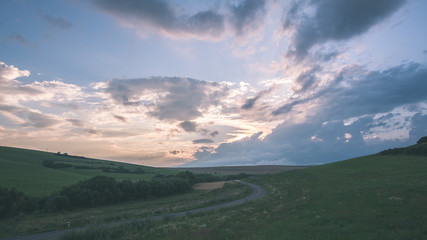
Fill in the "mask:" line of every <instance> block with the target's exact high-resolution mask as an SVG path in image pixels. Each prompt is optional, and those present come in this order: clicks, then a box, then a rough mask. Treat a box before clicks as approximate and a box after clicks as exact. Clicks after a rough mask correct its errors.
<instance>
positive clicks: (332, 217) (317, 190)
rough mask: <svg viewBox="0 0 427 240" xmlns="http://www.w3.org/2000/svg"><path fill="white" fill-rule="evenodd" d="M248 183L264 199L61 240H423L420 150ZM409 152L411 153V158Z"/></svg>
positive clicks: (425, 193)
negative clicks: (263, 191) (262, 192)
mask: <svg viewBox="0 0 427 240" xmlns="http://www.w3.org/2000/svg"><path fill="white" fill-rule="evenodd" d="M407 149H410V150H409V151H401V152H400V153H393V154H387V153H386V154H384V153H382V154H375V155H371V156H366V157H360V158H355V159H350V160H346V161H342V162H336V163H332V164H327V165H323V166H315V167H309V168H305V169H298V170H294V171H289V172H283V173H280V174H275V175H264V176H254V177H252V178H251V179H249V181H252V182H255V183H257V184H259V185H262V186H264V187H265V188H266V189H267V190H268V195H267V196H266V197H265V198H263V199H260V200H258V201H256V202H252V203H249V204H246V205H242V206H239V207H236V208H229V209H223V210H220V211H216V212H211V213H206V214H200V215H197V216H192V217H188V218H185V219H182V218H181V219H168V220H166V221H163V222H158V223H155V224H151V225H150V226H147V225H146V224H145V225H144V224H138V223H135V224H126V225H123V226H121V227H116V228H109V229H96V228H91V229H89V230H86V231H84V232H81V233H78V234H74V235H72V234H71V235H70V236H69V237H67V236H65V237H63V238H62V239H72V238H74V239H75V237H78V239H103V238H104V239H105V238H107V237H109V236H110V237H111V236H114V239H140V238H142V237H144V239H199V238H203V239H328V240H329V239H387V240H390V239H426V236H427V204H426V202H427V156H426V155H423V154H418V155H413V154H407V153H411V152H412V153H414V152H416V153H422V152H424V150H425V149H427V143H421V144H417V145H415V146H411V147H409V148H407ZM414 149H415V150H414Z"/></svg>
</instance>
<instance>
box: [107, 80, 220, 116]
mask: <svg viewBox="0 0 427 240" xmlns="http://www.w3.org/2000/svg"><path fill="white" fill-rule="evenodd" d="M106 92H107V93H109V94H110V95H111V97H112V98H113V99H114V100H116V101H117V102H119V103H121V104H123V105H125V106H135V105H141V104H144V105H146V106H148V107H149V108H150V111H149V114H150V115H151V116H154V117H156V118H158V119H160V120H164V119H166V120H180V121H189V120H192V119H194V118H196V117H199V116H202V115H203V114H202V111H203V110H204V109H206V108H208V107H209V106H212V105H219V104H220V101H221V99H222V98H223V97H225V96H227V95H228V88H226V87H224V86H222V85H220V84H218V83H215V82H206V81H199V80H195V79H190V78H178V77H152V78H139V79H124V80H119V79H114V80H111V81H109V82H108V88H107V89H106ZM144 94H159V95H158V98H157V99H156V100H155V101H137V100H134V99H138V98H141V97H142V96H144Z"/></svg>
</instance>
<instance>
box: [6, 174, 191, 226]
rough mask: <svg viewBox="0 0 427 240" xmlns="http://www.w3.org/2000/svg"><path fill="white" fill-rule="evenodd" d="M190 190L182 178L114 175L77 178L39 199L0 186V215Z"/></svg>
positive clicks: (84, 206)
mask: <svg viewBox="0 0 427 240" xmlns="http://www.w3.org/2000/svg"><path fill="white" fill-rule="evenodd" d="M190 189H191V185H190V183H189V182H188V181H187V180H185V179H182V178H175V177H174V178H165V179H154V180H151V181H138V182H132V181H130V180H125V181H121V182H117V181H116V180H115V179H114V178H111V177H106V176H96V177H94V178H91V179H89V180H85V181H80V182H78V183H76V184H73V185H71V186H67V187H63V188H62V189H61V190H60V191H57V192H54V193H53V194H51V195H50V196H47V197H42V198H37V197H28V196H25V194H23V193H22V192H18V191H16V189H6V188H0V218H5V217H10V216H16V215H20V214H28V213H32V212H36V211H37V212H55V211H61V210H69V209H77V208H86V207H94V206H102V205H106V204H111V203H117V202H122V201H129V200H136V199H146V198H150V197H161V196H167V195H172V194H178V193H184V192H187V191H189V190H190Z"/></svg>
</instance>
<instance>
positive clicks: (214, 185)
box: [193, 181, 225, 190]
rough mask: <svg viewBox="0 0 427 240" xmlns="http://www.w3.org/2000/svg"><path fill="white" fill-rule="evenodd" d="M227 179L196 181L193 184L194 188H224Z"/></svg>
mask: <svg viewBox="0 0 427 240" xmlns="http://www.w3.org/2000/svg"><path fill="white" fill-rule="evenodd" d="M224 183H225V181H221V182H207V183H196V184H194V185H193V189H194V190H214V189H218V188H222V187H223V186H224Z"/></svg>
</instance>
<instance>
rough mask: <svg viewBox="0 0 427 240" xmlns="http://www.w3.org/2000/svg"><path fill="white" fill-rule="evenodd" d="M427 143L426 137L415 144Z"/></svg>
mask: <svg viewBox="0 0 427 240" xmlns="http://www.w3.org/2000/svg"><path fill="white" fill-rule="evenodd" d="M426 142H427V136H425V137H422V138H420V140H418V141H417V144H421V143H426Z"/></svg>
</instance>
